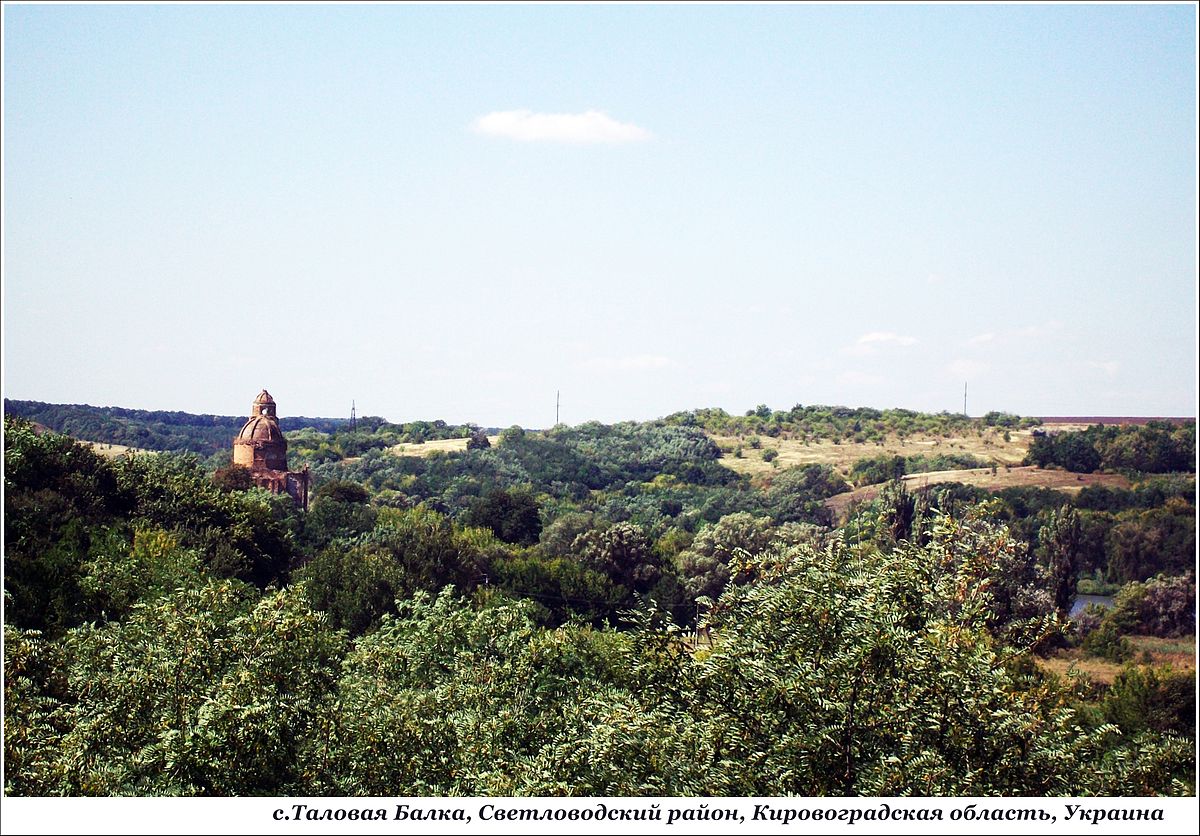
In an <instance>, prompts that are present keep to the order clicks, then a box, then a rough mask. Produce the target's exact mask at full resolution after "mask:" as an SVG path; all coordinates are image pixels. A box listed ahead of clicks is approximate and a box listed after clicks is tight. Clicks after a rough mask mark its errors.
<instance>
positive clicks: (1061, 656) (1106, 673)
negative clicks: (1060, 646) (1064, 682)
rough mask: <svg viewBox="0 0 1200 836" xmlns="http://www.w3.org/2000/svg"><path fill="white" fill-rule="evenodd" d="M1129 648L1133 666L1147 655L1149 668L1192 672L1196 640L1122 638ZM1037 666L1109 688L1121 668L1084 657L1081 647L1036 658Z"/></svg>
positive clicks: (1064, 676) (1151, 637)
mask: <svg viewBox="0 0 1200 836" xmlns="http://www.w3.org/2000/svg"><path fill="white" fill-rule="evenodd" d="M1126 638H1127V639H1129V643H1130V644H1131V645H1133V659H1132V660H1130V661H1131V662H1133V663H1136V664H1142V663H1143V662H1144V661H1146V657H1145V656H1144V654H1149V659H1148V661H1149V663H1150V664H1152V665H1170V666H1171V667H1172V668H1173V669H1175V670H1177V671H1194V670H1195V669H1196V637H1195V636H1184V637H1183V638H1178V639H1160V638H1158V637H1157V636H1126ZM1038 664H1039V665H1041V667H1042V669H1043V670H1047V671H1050V672H1051V673H1055V674H1058V675H1059V676H1061V677H1063V678H1066V677H1067V676H1068V675H1070V673H1071V671H1077V672H1078V673H1082V674H1086V675H1087V677H1088V678H1089V679H1091V680H1092V682H1095V683H1097V684H1100V685H1111V684H1112V682H1113V680H1114V679H1116V677H1117V674H1119V673H1120V672H1121V669H1122V668H1123V667H1124V665H1122V664H1117V663H1116V662H1109V661H1108V660H1107V659H1100V658H1098V657H1095V656H1088V655H1086V654H1085V653H1084V652H1083V650H1082V649H1081V648H1078V647H1074V648H1071V649H1069V650H1060V651H1058V652H1057V653H1055V654H1054V655H1053V656H1051V657H1049V658H1047V659H1039V660H1038Z"/></svg>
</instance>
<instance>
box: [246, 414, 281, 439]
mask: <svg viewBox="0 0 1200 836" xmlns="http://www.w3.org/2000/svg"><path fill="white" fill-rule="evenodd" d="M237 440H238V441H260V442H275V443H279V442H283V443H284V444H286V443H287V439H285V438H284V437H283V431H282V430H280V429H279V422H278V421H276V420H274V416H272V417H267V416H265V415H258V416H254V417H252V418H251V419H250V420H249V421H247V422H246V424H245V425H244V426H243V427H242V430H241V432H239V433H238V434H237Z"/></svg>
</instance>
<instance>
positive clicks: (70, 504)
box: [4, 401, 1196, 796]
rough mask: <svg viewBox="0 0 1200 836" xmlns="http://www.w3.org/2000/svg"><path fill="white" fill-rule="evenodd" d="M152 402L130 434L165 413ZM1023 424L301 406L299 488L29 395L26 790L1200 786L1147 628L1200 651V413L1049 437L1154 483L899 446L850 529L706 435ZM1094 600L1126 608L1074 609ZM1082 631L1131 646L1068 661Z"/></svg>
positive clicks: (821, 414)
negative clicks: (40, 409) (972, 472)
mask: <svg viewBox="0 0 1200 836" xmlns="http://www.w3.org/2000/svg"><path fill="white" fill-rule="evenodd" d="M17 403H19V402H9V401H6V404H5V406H6V413H7V412H10V411H12V412H16V411H18V410H17V409H16V408H14V409H12V410H10V409H9V407H10V405H13V404H17ZM62 409H63V410H64V411H63V412H62V413H61V416H60V418H61V420H66V418H65V416H67V415H68V414H69V410H70V409H71V408H62ZM130 412H131V411H122V410H116V411H115V412H114V414H113V415H112V416H111V417H112V420H113V421H114V422H116V423H115V424H114V426H116V425H120V423H121V422H122V421H125V422H129V423H128V424H127V426H129V427H133V428H137V427H141V426H145V425H149V424H154V425H155V426H157V423H155V422H160V423H162V425H163V427H169V426H172V425H171V424H170V422H169V421H167V420H166V419H165V418H164V417H163V416H166V415H171V413H153V414H150V416H142V418H140V419H139V418H138V416H136V415H131V414H129V413H130ZM116 413H121V414H116ZM151 416H152V417H151ZM43 417H44V418H47V420H42V418H43ZM210 417H211V416H210ZM34 420H37V421H38V423H39V424H42V425H44V426H48V427H52V426H54V424H53V423H52V422H51V420H50V416H49V415H48V414H44V415H43V416H42V417H34ZM55 420H59V419H55ZM235 420H236V422H238V424H239V425H240V421H242V420H244V419H235ZM297 420H298V419H297ZM286 421H287V419H285V421H284V423H285V427H288V425H287V423H286ZM140 422H144V423H140ZM964 422H967V423H964ZM1035 424H1036V422H1034V421H1030V420H1029V419H1021V418H1017V417H1016V416H1010V415H1007V414H1003V413H993V414H990V415H989V416H987V417H986V418H985V419H974V422H973V423H972V422H971V419H966V418H965V417H964V416H951V415H948V414H942V415H924V414H919V413H909V412H907V411H904V410H884V411H880V410H849V409H843V408H827V407H809V408H801V407H797V408H796V409H794V410H792V411H790V412H773V411H771V410H769V409H766V408H765V407H764V408H760V409H759V410H752V411H751V414H749V415H746V416H729V415H727V414H726V413H724V412H721V411H719V410H704V411H697V412H691V413H677V414H676V415H672V416H669V417H668V418H666V419H663V420H660V421H654V422H644V423H623V424H615V425H601V424H595V423H593V424H583V425H580V426H576V427H566V426H559V427H555V428H553V429H551V430H547V431H544V432H535V431H528V430H524V429H521V428H519V427H512V428H509V429H507V430H504V431H503V432H500V433H499V434H498V436H499V437H498V438H495V437H493V438H494V443H491V442H489V441H488V439H487V438H486V436H485V435H484V433H482V432H480V431H479V428H478V427H475V426H473V425H460V426H451V425H447V424H444V423H442V422H418V423H415V424H404V425H394V424H389V423H387V422H385V421H382V419H379V420H377V421H376V420H374V419H372V420H370V421H361V422H360V423H359V426H358V428H357V431H356V432H350V431H349V428H348V427H347V426H346V425H344V424H340V423H338V424H330V425H322V424H319V423H316V422H313V423H309V424H307V425H305V426H303V427H291V428H290V431H289V433H288V438H289V442H290V450H289V452H290V454H291V456H292V458H293V466H300V465H303V464H308V465H310V467H311V468H312V472H313V475H314V480H315V484H316V486H317V487H316V491H315V495H314V497H313V500H312V503H311V507H310V510H309V511H308V512H307V513H304V512H301V511H298V510H297V509H296V508H295V507H294V506H293V504H292V502H291V500H290V499H289V498H288V497H286V496H275V495H271V494H269V493H266V492H265V491H262V490H259V489H255V488H249V489H247V488H246V484H247V482H246V480H244V479H239V478H237V476H238V474H237V471H236V469H235V468H231V467H229V466H228V449H229V448H228V444H229V441H230V439H231V438H232V435H233V434H234V433H235V432H236V430H237V426H234V427H233V428H232V429H230V428H225V429H221V430H220V431H221V433H223V442H222V443H223V455H222V451H220V450H218V451H216V452H213V451H209V450H207V449H205V448H203V447H201V449H193V448H191V447H186V446H184V447H179V446H175V445H177V444H178V443H179V442H178V441H174V442H172V441H171V438H172V436H170V433H168V432H166V431H165V430H163V431H162V441H161V443H162V445H163V446H164V447H167V448H168V449H170V450H174V451H176V452H163V453H139V454H136V455H133V454H131V455H124V456H119V457H115V458H106V457H103V456H101V455H99V454H98V453H97V452H95V451H94V450H93V449H92V448H91V447H90V446H88V445H85V444H81V443H79V442H77V441H75V440H74V439H72V438H69V437H67V436H65V435H60V434H57V433H55V432H45V431H43V430H41V429H40V428H37V427H35V426H34V425H32V424H31V423H29V422H28V421H25V420H23V419H21V418H17V417H15V416H13V415H6V417H5V428H4V456H5V485H4V489H5V519H4V526H5V543H6V553H5V569H6V573H5V598H6V620H5V627H4V630H5V633H4V636H5V673H4V677H5V679H4V687H5V697H6V700H5V744H4V745H5V753H6V772H5V790H6V792H9V793H12V794H18V795H63V794H65V795H126V794H140V795H159V794H165V795H305V796H315V795H351V796H353V795H386V796H396V795H443V794H471V795H560V794H579V795H729V796H759V795H784V794H798V795H889V796H890V795H909V794H916V795H995V794H1002V795H1093V794H1098V795H1143V794H1171V795H1184V794H1191V793H1194V791H1195V757H1194V748H1195V747H1194V738H1195V727H1194V726H1195V723H1194V716H1195V683H1194V671H1192V670H1180V669H1176V668H1173V667H1171V666H1169V665H1164V664H1160V663H1158V662H1157V661H1156V660H1154V659H1152V658H1149V654H1148V653H1147V652H1145V651H1143V650H1141V648H1142V647H1143V644H1139V643H1138V642H1139V641H1142V639H1141V638H1139V637H1152V638H1154V639H1155V640H1161V641H1174V640H1180V641H1182V640H1186V639H1187V638H1189V637H1191V639H1192V641H1193V647H1194V634H1195V621H1194V611H1195V576H1194V574H1193V572H1192V568H1193V565H1194V555H1195V548H1196V545H1195V530H1196V525H1195V490H1196V488H1195V472H1194V469H1195V465H1194V460H1195V450H1194V444H1195V441H1194V438H1195V435H1194V424H1192V425H1185V426H1184V427H1182V428H1180V427H1171V426H1167V427H1164V426H1159V425H1153V424H1152V425H1147V426H1146V427H1142V428H1121V429H1120V430H1119V431H1118V432H1116V433H1113V432H1111V431H1110V430H1111V429H1112V428H1103V431H1093V430H1089V431H1087V432H1084V433H1079V434H1068V433H1060V434H1057V435H1055V436H1045V437H1046V438H1051V439H1052V440H1053V448H1052V449H1053V450H1057V449H1059V446H1060V445H1061V447H1062V449H1063V450H1074V449H1075V448H1076V447H1082V446H1089V445H1090V447H1091V449H1093V450H1094V451H1096V452H1097V454H1098V455H1099V456H1100V458H1099V459H1098V460H1097V462H1096V464H1095V466H1094V467H1093V468H1092V469H1093V470H1094V469H1096V468H1099V467H1111V468H1121V469H1123V471H1124V472H1125V473H1127V474H1128V476H1129V482H1128V484H1129V485H1130V486H1129V487H1128V488H1114V487H1108V486H1092V487H1085V488H1083V489H1082V490H1080V491H1077V492H1075V493H1074V494H1073V495H1072V494H1068V493H1063V492H1061V491H1057V490H1048V489H1044V488H1027V487H1026V488H1017V487H1014V488H1008V489H1005V490H1001V491H997V492H993V493H989V492H986V491H983V490H981V489H979V488H974V487H970V486H967V485H958V484H953V483H949V484H941V485H934V486H931V487H929V488H927V489H923V490H910V489H909V488H908V487H907V486H906V485H905V484H904V483H902V482H900V481H898V480H897V479H896V477H897V476H900V475H903V474H904V473H912V472H922V471H923V470H928V469H948V468H944V466H945V465H947V464H950V465H954V466H960V467H962V466H973V465H975V464H977V462H975V461H973V460H970V459H968V458H962V457H961V456H960V457H958V458H954V457H953V456H954V455H955V454H944V455H949V456H951V458H942V459H939V458H937V457H936V456H928V455H927V456H924V457H922V456H905V457H887V456H878V457H874V458H873V459H871V460H864V461H863V462H862V463H859V464H856V466H855V467H854V468H851V470H850V474H851V475H850V480H852V481H854V482H856V483H858V484H872V483H883V484H884V487H883V489H882V490H880V491H879V492H878V495H877V496H876V497H875V498H874V499H872V500H870V501H865V502H862V503H858V504H856V505H854V506H852V508H851V510H850V512H849V516H848V518H847V519H844V520H835V519H834V518H833V516H832V515H831V513H830V511H829V506H828V504H827V502H826V501H827V500H828V499H829V498H830V497H833V496H837V495H839V494H842V493H844V492H845V491H848V490H850V488H851V484H850V480H848V479H847V478H846V477H845V476H844V475H842V474H840V473H839V472H838V471H837V470H835V469H834V468H832V467H829V466H827V465H817V464H813V465H806V466H799V467H790V468H781V469H777V470H774V471H772V472H770V473H768V474H766V475H763V476H759V477H755V478H750V477H747V476H744V475H738V474H736V473H734V472H733V471H731V470H729V469H727V468H725V467H724V466H723V465H722V464H721V463H720V461H719V460H720V456H721V451H720V448H719V447H718V446H717V445H716V444H715V443H714V441H713V440H712V438H711V437H710V435H712V434H724V435H736V434H754V435H764V436H772V435H776V436H778V435H783V434H787V435H789V436H791V437H794V438H802V437H820V438H842V439H847V440H850V439H854V438H856V437H862V438H869V437H871V436H872V435H873V434H882V435H901V434H905V433H907V434H912V433H917V432H921V433H941V432H947V433H951V432H970V431H973V430H974V429H976V428H977V427H980V426H990V427H1012V428H1018V427H1029V426H1033V425H1035ZM59 426H60V427H62V424H61V423H60V424H59ZM181 426H196V425H195V424H187V423H186V422H181ZM211 429H213V431H214V432H215V431H216V429H218V428H217V427H216V425H215V424H214V427H212V428H211ZM147 431H148V432H151V431H150V430H147ZM152 432H159V431H158V430H154V431H152ZM206 432H207V430H206ZM81 434H82V433H81ZM185 435H186V433H185ZM1072 436H1077V437H1078V438H1079V439H1080V440H1079V441H1078V442H1077V441H1074V440H1071V438H1072ZM88 437H89V440H93V441H109V443H120V444H127V443H128V442H125V441H120V440H117V439H115V438H114V439H112V440H109V439H106V438H102V437H93V436H90V435H89V436H88ZM188 437H189V438H192V439H198V438H201V435H199V434H198V435H196V436H188ZM468 437H469V438H470V439H471V441H470V443H468V444H467V445H466V449H462V450H457V451H450V452H441V451H439V452H433V453H430V454H428V455H424V456H411V455H396V453H395V452H394V451H393V450H391V449H390V448H392V447H393V446H394V445H395V444H397V443H400V442H408V443H419V442H422V441H431V440H436V439H438V438H468ZM1164 437H1165V440H1164ZM156 438H158V436H154V435H153V434H152V436H151V441H153V443H151V441H147V440H145V439H143V440H142V441H141V442H140V443H137V444H136V445H134V446H139V447H142V448H150V447H153V446H154V444H156V443H160V442H159V441H154V439H156ZM213 438H214V439H215V438H216V435H214V436H213ZM188 443H192V442H191V441H189V442H188ZM1036 445H1037V442H1035V446H1034V447H1033V448H1031V456H1033V455H1034V451H1035V450H1042V449H1044V447H1045V444H1043V445H1042V447H1038V446H1036ZM1188 445H1190V447H1189V446H1188ZM179 451H190V452H179ZM1145 451H1150V452H1145ZM1038 455H1042V454H1041V453H1039V454H1038ZM1050 455H1051V457H1050V458H1047V459H1046V460H1045V466H1051V465H1057V466H1062V467H1066V466H1067V464H1066V463H1065V462H1063V461H1061V460H1060V459H1058V458H1055V456H1057V455H1058V454H1057V453H1052V454H1050ZM1039 463H1040V462H1039ZM1084 464H1086V462H1085V463H1084ZM1135 464H1136V465H1149V466H1145V467H1136V466H1134V465H1135ZM1160 471H1161V472H1160ZM1080 592H1099V593H1108V594H1112V595H1114V599H1113V602H1112V603H1113V605H1112V606H1111V607H1108V608H1106V609H1099V608H1094V607H1093V608H1088V609H1084V610H1082V611H1080V612H1075V613H1074V614H1072V609H1073V608H1072V604H1073V602H1074V601H1075V598H1076V595H1077V594H1078V593H1080ZM1064 652H1070V653H1074V654H1077V655H1079V654H1082V656H1081V658H1087V659H1091V658H1094V659H1097V660H1104V661H1105V662H1107V663H1110V664H1113V665H1120V666H1121V667H1120V668H1119V672H1118V673H1117V674H1116V676H1115V677H1114V678H1113V679H1112V681H1111V682H1098V681H1094V680H1092V679H1091V678H1089V676H1087V675H1086V674H1078V673H1077V672H1075V673H1072V674H1071V675H1069V676H1062V675H1059V674H1056V673H1055V672H1054V671H1053V670H1052V668H1051V667H1050V666H1049V665H1048V664H1047V660H1048V659H1049V658H1051V657H1053V656H1054V655H1055V654H1061V653H1064ZM1193 652H1194V651H1193Z"/></svg>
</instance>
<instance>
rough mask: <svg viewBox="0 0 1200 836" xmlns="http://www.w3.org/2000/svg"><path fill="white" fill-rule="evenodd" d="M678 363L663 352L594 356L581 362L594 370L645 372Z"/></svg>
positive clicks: (583, 365) (586, 367)
mask: <svg viewBox="0 0 1200 836" xmlns="http://www.w3.org/2000/svg"><path fill="white" fill-rule="evenodd" d="M675 365H678V364H677V363H676V362H675V361H674V360H672V359H671V358H670V357H664V356H663V355H661V354H634V355H630V356H626V357H594V358H592V359H591V360H587V361H585V362H584V363H582V364H581V366H582V367H583V368H585V369H588V370H590V371H594V372H643V371H652V370H654V369H669V368H671V367H673V366H675Z"/></svg>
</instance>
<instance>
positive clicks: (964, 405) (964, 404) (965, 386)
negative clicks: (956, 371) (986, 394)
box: [963, 382, 967, 416]
mask: <svg viewBox="0 0 1200 836" xmlns="http://www.w3.org/2000/svg"><path fill="white" fill-rule="evenodd" d="M966 414H967V384H966V383H965V382H964V383H963V415H964V416H965V415H966Z"/></svg>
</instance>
